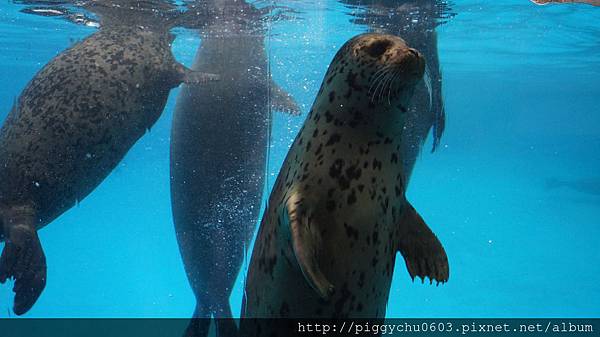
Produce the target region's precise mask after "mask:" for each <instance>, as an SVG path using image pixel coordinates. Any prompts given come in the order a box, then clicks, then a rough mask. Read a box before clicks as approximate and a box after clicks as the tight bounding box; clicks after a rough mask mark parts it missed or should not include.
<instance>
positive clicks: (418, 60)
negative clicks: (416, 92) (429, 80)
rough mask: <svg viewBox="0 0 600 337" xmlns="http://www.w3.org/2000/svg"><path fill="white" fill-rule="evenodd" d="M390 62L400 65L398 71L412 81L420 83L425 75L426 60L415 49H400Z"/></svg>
mask: <svg viewBox="0 0 600 337" xmlns="http://www.w3.org/2000/svg"><path fill="white" fill-rule="evenodd" d="M390 61H391V62H393V63H395V64H396V65H398V69H400V71H401V72H403V73H405V74H406V75H407V76H409V78H410V80H414V81H418V80H420V79H421V78H422V77H423V75H424V73H425V58H424V57H423V54H421V53H420V52H419V51H418V50H416V49H414V48H398V50H397V51H396V53H395V54H394V56H393V57H392V58H391V59H390Z"/></svg>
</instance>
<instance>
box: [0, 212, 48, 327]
mask: <svg viewBox="0 0 600 337" xmlns="http://www.w3.org/2000/svg"><path fill="white" fill-rule="evenodd" d="M2 223H3V230H4V233H5V238H6V245H5V247H4V250H3V251H2V256H1V257H0V283H4V282H6V280H7V279H9V278H14V279H15V286H14V288H13V291H14V292H15V304H14V307H13V310H14V312H15V314H17V315H22V314H24V313H26V312H27V311H29V309H31V307H32V306H33V304H34V303H35V302H36V301H37V299H38V297H40V294H41V293H42V290H44V287H45V286H46V256H45V255H44V251H43V250H42V245H41V243H40V240H39V238H38V235H37V231H36V228H35V212H34V211H33V210H32V209H30V208H27V207H13V208H12V209H10V210H6V211H3V216H2Z"/></svg>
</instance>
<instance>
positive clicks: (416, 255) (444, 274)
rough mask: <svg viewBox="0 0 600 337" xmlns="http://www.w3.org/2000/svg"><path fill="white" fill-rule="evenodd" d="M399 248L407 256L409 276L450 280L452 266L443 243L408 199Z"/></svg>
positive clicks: (401, 221)
mask: <svg viewBox="0 0 600 337" xmlns="http://www.w3.org/2000/svg"><path fill="white" fill-rule="evenodd" d="M398 226H400V232H399V237H398V249H399V250H400V253H401V254H402V256H403V257H404V261H405V262H406V268H407V269H408V272H409V274H410V277H411V278H412V279H413V280H414V279H415V276H418V277H420V278H421V280H422V281H424V280H425V277H429V280H430V282H433V280H435V281H436V282H437V283H438V284H439V283H440V282H441V283H444V282H446V281H448V277H449V276H450V269H449V266H448V257H447V256H446V251H445V250H444V247H443V246H442V243H441V242H440V241H439V240H438V238H437V237H436V236H435V234H434V233H433V232H432V231H431V229H429V227H427V224H425V222H424V221H423V218H421V216H420V215H419V213H417V211H416V210H415V209H414V208H413V207H412V205H411V204H410V203H408V201H407V202H406V205H405V207H404V210H403V214H402V216H401V218H400V223H399V225H398Z"/></svg>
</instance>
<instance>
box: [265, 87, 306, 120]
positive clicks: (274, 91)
mask: <svg viewBox="0 0 600 337" xmlns="http://www.w3.org/2000/svg"><path fill="white" fill-rule="evenodd" d="M271 108H272V109H273V110H277V111H282V112H286V113H289V114H290V115H293V116H298V115H299V114H300V113H301V112H302V111H301V110H300V106H298V103H296V100H295V99H294V97H292V95H291V94H289V93H288V92H287V91H285V90H283V88H281V87H280V86H279V85H277V83H275V81H273V80H271Z"/></svg>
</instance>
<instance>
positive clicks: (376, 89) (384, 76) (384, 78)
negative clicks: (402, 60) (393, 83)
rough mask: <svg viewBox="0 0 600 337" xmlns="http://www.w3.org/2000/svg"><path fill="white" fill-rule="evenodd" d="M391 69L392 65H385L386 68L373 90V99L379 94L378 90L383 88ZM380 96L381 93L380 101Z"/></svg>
mask: <svg viewBox="0 0 600 337" xmlns="http://www.w3.org/2000/svg"><path fill="white" fill-rule="evenodd" d="M390 69H391V67H390V66H387V67H385V69H383V70H384V72H383V73H382V74H381V75H380V76H379V77H378V78H377V79H376V81H377V84H376V87H375V90H373V96H372V98H371V101H374V99H375V96H377V92H378V91H379V90H381V89H382V87H383V85H384V83H385V80H386V78H387V76H388V75H389V70H390ZM380 97H381V95H379V96H378V100H379V101H380V99H379V98H380Z"/></svg>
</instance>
